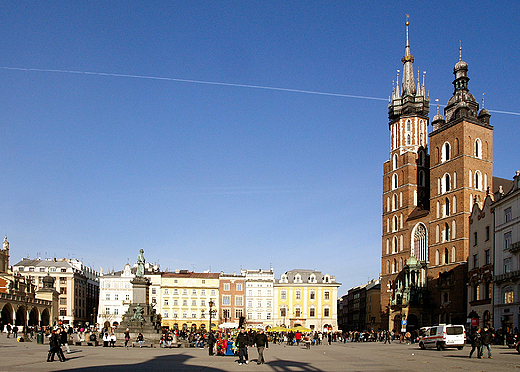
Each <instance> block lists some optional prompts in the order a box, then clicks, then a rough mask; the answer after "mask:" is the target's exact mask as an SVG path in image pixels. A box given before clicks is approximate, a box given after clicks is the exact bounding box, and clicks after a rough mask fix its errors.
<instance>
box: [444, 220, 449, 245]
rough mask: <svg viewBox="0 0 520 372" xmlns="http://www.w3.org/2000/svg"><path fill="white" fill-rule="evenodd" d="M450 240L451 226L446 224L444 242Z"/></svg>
mask: <svg viewBox="0 0 520 372" xmlns="http://www.w3.org/2000/svg"><path fill="white" fill-rule="evenodd" d="M449 240H450V225H448V223H447V222H446V223H445V224H444V241H449Z"/></svg>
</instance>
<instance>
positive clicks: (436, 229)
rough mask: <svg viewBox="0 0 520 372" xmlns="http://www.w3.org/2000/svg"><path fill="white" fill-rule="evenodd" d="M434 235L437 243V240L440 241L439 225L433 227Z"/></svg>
mask: <svg viewBox="0 0 520 372" xmlns="http://www.w3.org/2000/svg"><path fill="white" fill-rule="evenodd" d="M435 235H436V236H435V238H436V243H438V242H439V240H440V227H439V225H437V226H436V227H435Z"/></svg>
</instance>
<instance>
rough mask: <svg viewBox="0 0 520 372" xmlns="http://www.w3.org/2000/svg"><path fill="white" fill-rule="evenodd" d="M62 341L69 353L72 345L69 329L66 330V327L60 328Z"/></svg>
mask: <svg viewBox="0 0 520 372" xmlns="http://www.w3.org/2000/svg"><path fill="white" fill-rule="evenodd" d="M60 343H61V345H65V347H66V348H67V354H69V353H70V347H69V334H68V333H67V331H65V329H64V328H61V330H60Z"/></svg>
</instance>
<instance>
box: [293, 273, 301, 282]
mask: <svg viewBox="0 0 520 372" xmlns="http://www.w3.org/2000/svg"><path fill="white" fill-rule="evenodd" d="M294 282H295V283H301V282H302V277H301V275H300V274H296V275H295V276H294Z"/></svg>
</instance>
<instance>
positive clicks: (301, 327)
mask: <svg viewBox="0 0 520 372" xmlns="http://www.w3.org/2000/svg"><path fill="white" fill-rule="evenodd" d="M291 331H293V332H298V331H299V332H312V329H309V328H305V327H303V326H296V327H293V328H291Z"/></svg>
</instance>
